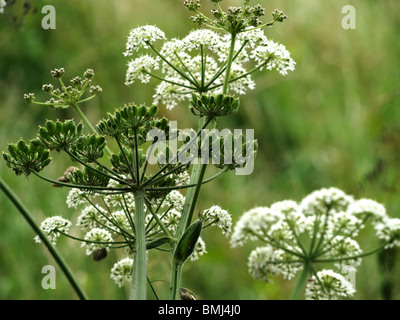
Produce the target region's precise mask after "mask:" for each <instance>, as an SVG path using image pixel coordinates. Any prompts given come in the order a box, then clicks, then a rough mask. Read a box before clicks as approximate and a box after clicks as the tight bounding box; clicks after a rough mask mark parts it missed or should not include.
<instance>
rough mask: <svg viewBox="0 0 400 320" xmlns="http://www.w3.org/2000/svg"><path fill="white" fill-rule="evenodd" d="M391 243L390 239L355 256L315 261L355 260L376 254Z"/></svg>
mask: <svg viewBox="0 0 400 320" xmlns="http://www.w3.org/2000/svg"><path fill="white" fill-rule="evenodd" d="M389 243H390V241H388V242H385V243H384V244H382V245H380V246H379V247H377V248H375V249H373V250H371V251H368V252H365V253H362V254H358V255H355V256H349V257H341V258H332V259H315V260H314V262H340V261H347V260H354V259H359V258H364V257H367V256H370V255H371V254H374V253H376V252H378V251H380V250H382V249H384V248H385V246H387V245H388V244H389Z"/></svg>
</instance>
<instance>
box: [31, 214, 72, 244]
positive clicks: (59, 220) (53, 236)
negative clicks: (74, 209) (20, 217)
mask: <svg viewBox="0 0 400 320" xmlns="http://www.w3.org/2000/svg"><path fill="white" fill-rule="evenodd" d="M71 225H72V223H71V222H70V221H68V220H67V219H64V218H63V217H60V216H54V217H50V218H46V219H45V220H43V222H42V224H41V225H40V228H41V229H42V230H43V232H44V233H45V234H46V235H47V237H48V238H49V240H50V242H51V243H52V244H53V245H55V244H56V242H57V239H58V238H59V237H60V235H61V233H68V232H69V229H70V227H71ZM35 242H37V243H41V241H40V238H39V236H36V237H35Z"/></svg>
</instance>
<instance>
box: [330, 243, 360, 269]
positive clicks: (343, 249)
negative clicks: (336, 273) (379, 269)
mask: <svg viewBox="0 0 400 320" xmlns="http://www.w3.org/2000/svg"><path fill="white" fill-rule="evenodd" d="M330 245H331V247H332V248H331V249H330V251H329V252H328V253H327V256H329V257H330V258H334V259H337V258H338V259H340V258H344V259H343V260H340V261H339V262H337V263H336V264H335V266H336V267H337V268H338V269H340V270H341V269H342V268H343V266H351V267H354V268H357V267H358V266H359V265H360V264H361V258H356V259H346V258H349V257H355V256H358V255H360V254H362V250H361V248H360V245H359V244H358V242H357V241H355V240H353V239H351V238H348V237H347V238H345V237H343V236H336V237H335V238H334V239H332V241H331V243H330Z"/></svg>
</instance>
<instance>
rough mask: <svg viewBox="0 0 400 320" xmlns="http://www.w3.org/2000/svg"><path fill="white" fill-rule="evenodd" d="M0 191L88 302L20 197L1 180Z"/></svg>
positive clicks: (67, 267) (73, 286)
mask: <svg viewBox="0 0 400 320" xmlns="http://www.w3.org/2000/svg"><path fill="white" fill-rule="evenodd" d="M0 189H1V190H2V191H3V192H4V193H5V194H6V196H7V197H8V198H9V199H10V201H11V202H12V203H13V204H14V206H15V207H16V208H17V209H18V211H19V212H20V213H21V214H22V216H23V217H24V219H25V220H26V221H27V222H28V224H29V225H30V226H31V228H32V229H33V230H34V231H35V232H36V233H37V234H38V236H39V238H40V240H42V241H43V243H44V245H45V246H46V247H47V249H48V250H49V252H50V254H51V255H52V257H53V258H54V260H55V261H56V262H57V264H58V266H59V267H60V268H61V270H62V272H63V273H64V274H65V276H66V277H67V279H68V281H69V283H70V285H71V286H72V288H73V289H74V291H75V293H76V294H77V295H78V297H79V299H81V300H88V297H87V295H86V293H85V292H84V291H83V289H82V288H81V286H80V285H79V283H78V281H77V280H76V278H75V277H74V275H73V273H72V271H71V269H70V268H69V266H68V265H67V263H66V262H65V260H64V258H63V257H62V256H61V255H60V254H59V253H58V251H57V249H56V248H55V247H54V246H53V244H52V243H51V242H50V241H49V239H48V238H47V236H46V235H45V234H44V232H43V231H42V229H41V228H40V227H39V225H38V224H37V223H36V221H35V220H34V219H33V218H32V216H31V214H30V213H29V211H28V210H27V209H26V208H25V206H24V205H23V204H22V202H21V201H20V200H19V199H18V197H17V196H16V195H15V194H14V192H13V191H12V190H11V189H10V187H9V186H8V185H7V184H6V183H5V182H4V181H3V180H2V179H1V178H0Z"/></svg>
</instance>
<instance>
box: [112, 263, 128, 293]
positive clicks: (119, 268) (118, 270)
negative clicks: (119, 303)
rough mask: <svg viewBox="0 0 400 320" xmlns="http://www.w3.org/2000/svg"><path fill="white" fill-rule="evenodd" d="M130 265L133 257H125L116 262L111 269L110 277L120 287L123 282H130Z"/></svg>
mask: <svg viewBox="0 0 400 320" xmlns="http://www.w3.org/2000/svg"><path fill="white" fill-rule="evenodd" d="M132 265H133V259H131V258H125V259H122V260H120V261H118V262H117V263H115V264H114V266H113V267H112V269H111V274H110V278H111V279H112V280H114V282H115V283H116V284H117V285H118V287H120V288H121V287H122V286H123V285H124V282H125V281H127V282H130V281H131V280H132Z"/></svg>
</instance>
